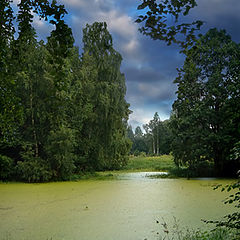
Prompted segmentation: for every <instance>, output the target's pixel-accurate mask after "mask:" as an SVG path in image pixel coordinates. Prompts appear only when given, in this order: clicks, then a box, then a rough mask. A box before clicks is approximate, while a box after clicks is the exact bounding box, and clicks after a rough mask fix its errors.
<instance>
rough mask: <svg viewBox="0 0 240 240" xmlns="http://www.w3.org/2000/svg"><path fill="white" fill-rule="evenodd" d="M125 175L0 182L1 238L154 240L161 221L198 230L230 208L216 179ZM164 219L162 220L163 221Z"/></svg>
mask: <svg viewBox="0 0 240 240" xmlns="http://www.w3.org/2000/svg"><path fill="white" fill-rule="evenodd" d="M146 174H151V173H128V174H125V175H124V174H123V175H120V177H119V179H118V180H104V181H99V180H86V181H79V182H57V183H45V184H23V183H9V184H4V183H1V184H0V236H1V237H2V239H4V238H10V239H11V240H23V239H24V240H28V239H29V240H30V239H31V240H40V239H41V240H42V239H43V240H46V239H50V238H52V239H53V240H55V239H56V240H62V239H65V240H123V239H124V240H134V239H136V240H137V239H145V238H147V239H149V240H150V239H157V237H158V235H157V233H160V234H161V233H162V232H163V231H162V230H163V228H162V226H161V225H160V224H157V223H156V220H158V221H159V222H160V223H162V222H163V221H166V222H167V223H168V224H169V225H172V224H173V221H174V220H173V219H174V217H175V218H177V219H179V224H180V226H188V227H203V226H204V224H203V223H202V222H201V221H200V219H217V218H219V217H221V216H223V215H225V214H227V213H228V212H229V211H231V210H232V209H231V208H229V207H228V206H226V205H224V204H223V203H222V200H223V199H224V198H225V197H226V196H227V194H226V193H221V192H220V191H213V190H212V186H214V185H216V184H219V183H222V184H227V183H230V182H231V181H230V180H217V179H203V180H202V179H196V180H185V179H150V178H146V177H145V175H146ZM163 219H164V220H163ZM1 237H0V239H1Z"/></svg>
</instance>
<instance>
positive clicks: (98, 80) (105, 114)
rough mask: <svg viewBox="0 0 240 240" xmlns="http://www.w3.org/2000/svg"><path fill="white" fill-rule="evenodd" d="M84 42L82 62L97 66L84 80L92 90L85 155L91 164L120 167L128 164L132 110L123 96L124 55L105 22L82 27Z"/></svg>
mask: <svg viewBox="0 0 240 240" xmlns="http://www.w3.org/2000/svg"><path fill="white" fill-rule="evenodd" d="M83 43H84V55H83V64H85V63H84V60H86V59H87V60H88V61H91V62H92V66H90V65H87V66H86V67H88V68H89V67H90V69H91V70H92V68H93V66H94V68H95V69H96V70H97V71H90V72H91V73H92V74H94V75H93V78H89V79H86V82H85V83H86V85H85V83H83V84H84V85H83V86H85V87H86V89H89V90H90V97H88V98H87V99H88V100H87V101H89V105H88V106H89V107H90V108H91V109H90V111H91V112H90V113H91V114H90V115H89V117H88V118H87V119H86V120H85V121H84V125H83V133H82V134H83V135H84V136H87V139H88V143H87V144H88V147H87V149H88V151H85V150H84V149H83V148H82V149H83V156H85V158H86V159H88V160H89V163H90V166H91V167H92V168H96V169H106V168H110V169H111V168H118V167H120V166H122V165H124V164H126V159H127V157H126V156H127V153H128V151H129V147H130V143H129V141H128V139H127V137H126V128H127V126H126V124H125V122H126V120H127V119H128V115H129V113H130V111H129V109H128V107H129V104H128V103H127V102H126V101H125V99H124V97H125V94H126V87H125V77H124V75H123V74H122V73H121V72H120V66H121V61H122V57H121V55H120V54H119V53H118V52H117V51H116V50H114V48H113V44H112V37H111V35H110V33H109V32H108V30H107V25H106V23H94V24H93V25H87V26H86V28H85V29H84V30H83ZM90 69H89V70H90ZM84 71H85V72H86V71H87V69H86V70H85V69H84ZM88 75H89V76H90V74H88ZM85 76H86V75H85ZM90 88H91V89H90ZM82 141H84V139H82ZM80 144H81V143H80ZM84 145H85V144H84Z"/></svg>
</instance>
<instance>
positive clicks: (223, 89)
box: [171, 29, 240, 175]
mask: <svg viewBox="0 0 240 240" xmlns="http://www.w3.org/2000/svg"><path fill="white" fill-rule="evenodd" d="M239 54H240V48H239V45H237V44H236V43H234V42H233V41H232V40H231V38H230V36H229V35H227V34H226V32H225V31H224V30H221V31H217V30H216V29H211V30H209V31H208V33H207V34H206V35H205V36H202V37H201V38H200V39H199V40H198V41H197V43H196V45H195V46H194V47H192V48H191V49H190V50H189V51H187V53H186V56H187V57H186V60H185V63H184V66H183V68H182V69H180V70H179V76H178V78H177V79H176V80H175V83H177V84H178V91H177V94H178V97H177V100H176V101H175V102H174V104H173V115H172V117H171V126H172V131H173V135H174V141H173V154H174V158H175V162H176V163H177V164H187V165H188V166H189V167H190V168H192V167H193V168H194V165H196V164H197V163H199V162H202V161H205V160H208V161H213V162H214V166H215V170H216V172H217V173H218V174H220V175H223V174H225V175H226V174H227V173H228V174H231V172H232V170H233V169H234V167H233V165H232V164H233V162H231V161H230V158H229V156H230V150H231V148H232V146H233V145H234V144H235V143H236V142H237V141H238V140H239V137H238V136H239V129H240V128H239V127H240V125H239V119H240V118H239V117H240V108H239V105H238V104H237V102H239V100H240V95H239V89H240V85H239V80H238V76H239Z"/></svg>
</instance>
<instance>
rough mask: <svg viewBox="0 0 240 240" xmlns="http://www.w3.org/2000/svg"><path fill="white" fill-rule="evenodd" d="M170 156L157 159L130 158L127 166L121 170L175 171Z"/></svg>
mask: <svg viewBox="0 0 240 240" xmlns="http://www.w3.org/2000/svg"><path fill="white" fill-rule="evenodd" d="M175 168H176V166H175V164H174V162H173V157H172V156H171V155H162V156H158V157H130V159H129V162H128V164H127V165H126V166H125V167H124V168H123V170H127V171H146V172H148V171H170V170H173V169H175Z"/></svg>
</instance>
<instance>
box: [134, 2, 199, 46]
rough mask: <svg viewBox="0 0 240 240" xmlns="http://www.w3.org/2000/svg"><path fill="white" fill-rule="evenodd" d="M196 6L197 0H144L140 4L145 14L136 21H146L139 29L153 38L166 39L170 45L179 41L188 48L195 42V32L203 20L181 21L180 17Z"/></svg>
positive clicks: (140, 8) (139, 8) (139, 7)
mask: <svg viewBox="0 0 240 240" xmlns="http://www.w3.org/2000/svg"><path fill="white" fill-rule="evenodd" d="M196 6H197V3H196V1H195V0H161V1H156V0H143V1H142V3H141V4H140V5H139V6H138V10H142V12H143V15H140V16H138V19H137V20H136V22H137V23H144V26H143V27H140V29H139V30H140V32H142V33H143V34H145V35H147V36H150V37H151V38H152V39H154V40H156V39H158V40H162V41H165V42H166V43H167V44H168V45H170V44H172V43H177V44H179V45H181V47H182V48H186V47H188V46H191V45H192V44H193V43H194V42H195V40H196V36H195V34H194V33H195V31H197V30H199V29H200V27H201V26H202V24H203V22H202V21H199V20H197V21H194V22H192V23H179V19H180V17H182V16H186V15H187V14H188V13H189V11H190V9H191V8H194V7H196ZM169 16H171V17H172V18H170V17H169ZM170 19H171V20H170ZM182 36H184V38H183V37H182Z"/></svg>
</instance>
